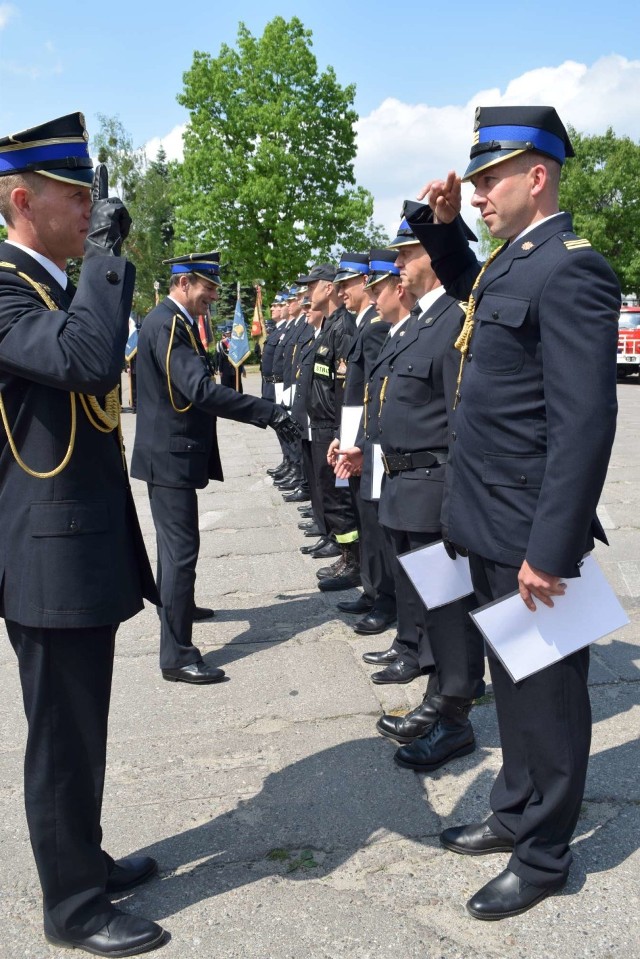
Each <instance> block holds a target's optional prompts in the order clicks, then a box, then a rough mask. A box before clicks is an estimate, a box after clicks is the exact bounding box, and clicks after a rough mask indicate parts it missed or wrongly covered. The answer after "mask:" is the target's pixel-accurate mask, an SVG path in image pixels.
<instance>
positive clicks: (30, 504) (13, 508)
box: [0, 113, 165, 956]
mask: <svg viewBox="0 0 640 959" xmlns="http://www.w3.org/2000/svg"><path fill="white" fill-rule="evenodd" d="M87 140H88V135H87V132H86V129H85V125H84V118H83V116H82V114H81V113H72V114H69V115H68V116H64V117H59V118H57V119H55V120H52V121H50V122H48V123H44V124H42V125H41V126H38V127H33V128H31V129H29V130H25V131H22V132H20V133H13V134H11V136H7V137H3V138H1V139H0V213H1V214H2V216H3V217H4V219H5V222H6V224H7V232H8V240H7V241H6V242H4V243H1V244H0V411H1V413H2V420H3V424H4V429H3V430H2V435H1V437H0V522H1V523H2V538H1V543H2V546H1V547H0V590H1V592H0V613H1V614H2V616H3V617H4V619H5V623H6V627H7V632H8V634H9V639H10V641H11V644H12V646H13V648H14V650H15V652H16V655H17V658H18V666H19V671H20V681H21V684H22V692H23V699H24V708H25V712H26V716H27V722H28V739H27V749H26V756H25V765H24V777H25V806H26V813H27V822H28V826H29V835H30V837H31V844H32V847H33V852H34V856H35V859H36V864H37V867H38V874H39V877H40V884H41V886H42V893H43V911H44V930H45V935H46V937H47V939H48V940H49V942H51V943H53V944H55V945H60V946H68V947H75V948H80V949H86V950H87V951H89V952H92V953H94V954H95V955H99V956H111V955H130V954H133V953H136V954H137V953H138V952H144V951H147V950H150V949H154V948H156V946H159V945H161V944H162V942H163V941H164V938H165V937H164V933H163V931H162V929H161V928H160V926H158V925H156V923H153V922H148V921H147V920H145V919H141V918H138V917H136V916H131V915H127V914H126V913H123V912H121V911H120V910H118V909H116V908H114V906H113V905H112V904H111V902H110V899H109V896H110V895H117V894H121V893H122V892H123V891H124V890H126V889H129V888H131V887H133V886H135V885H137V884H138V883H139V882H143V881H144V880H145V879H148V878H149V877H150V876H152V875H154V873H155V872H156V871H157V863H156V862H155V861H154V860H153V859H150V858H149V857H148V856H139V857H135V858H130V859H125V860H120V861H119V862H115V863H114V861H113V859H111V858H110V857H109V856H108V855H107V854H106V853H105V852H103V850H102V848H101V843H102V831H101V828H100V813H101V804H102V792H103V786H104V772H105V764H106V743H107V723H108V714H109V697H110V692H111V675H112V668H113V653H114V639H115V633H116V630H117V627H118V624H119V623H120V622H122V621H123V620H125V619H129V618H130V617H132V616H134V615H135V614H136V613H137V612H138V611H139V610H140V609H142V607H143V597H145V598H147V599H149V600H150V601H151V602H154V603H155V602H157V593H156V590H155V586H154V583H153V577H152V575H151V569H150V567H149V562H148V559H147V555H146V552H145V548H144V544H143V541H142V536H141V533H140V527H139V525H138V520H137V517H136V512H135V507H134V505H133V498H132V496H131V490H130V487H129V481H128V477H127V473H126V467H125V461H124V454H123V450H122V447H121V443H120V438H119V436H120V430H119V399H118V386H119V383H120V373H121V370H122V358H123V356H124V347H125V343H126V341H127V335H128V322H129V314H130V310H131V301H132V296H133V284H134V276H135V271H134V268H133V267H132V265H131V264H130V263H128V262H127V261H126V260H125V259H123V258H122V257H121V256H120V255H119V254H120V249H121V245H122V240H123V239H124V238H125V237H126V235H127V233H128V229H129V224H130V220H129V216H128V214H127V211H126V209H125V208H124V206H123V205H122V203H121V202H120V201H119V200H118V199H116V198H115V197H113V198H111V199H107V198H106V193H107V188H106V184H104V182H103V181H102V185H101V186H100V187H99V188H98V187H96V189H95V191H94V197H95V202H94V203H93V206H92V205H91V199H92V191H91V184H92V180H93V172H92V163H91V160H90V158H89V155H88V150H87ZM83 254H84V263H83V265H82V269H81V271H80V280H79V285H78V289H77V290H76V289H75V287H74V286H73V284H72V283H71V282H70V281H69V280H68V278H67V275H66V273H65V267H66V263H67V260H68V259H69V258H71V257H82V256H83Z"/></svg>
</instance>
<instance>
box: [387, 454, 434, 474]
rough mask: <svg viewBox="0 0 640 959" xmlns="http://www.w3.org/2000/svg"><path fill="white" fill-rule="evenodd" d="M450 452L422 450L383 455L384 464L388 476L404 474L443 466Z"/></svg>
mask: <svg viewBox="0 0 640 959" xmlns="http://www.w3.org/2000/svg"><path fill="white" fill-rule="evenodd" d="M448 454H449V450H446V449H439V450H420V451H419V452H418V453H383V454H382V462H383V463H384V471H385V473H386V474H387V476H390V475H391V473H404V471H405V470H415V469H420V468H421V467H426V466H442V464H443V463H446V462H447V457H448Z"/></svg>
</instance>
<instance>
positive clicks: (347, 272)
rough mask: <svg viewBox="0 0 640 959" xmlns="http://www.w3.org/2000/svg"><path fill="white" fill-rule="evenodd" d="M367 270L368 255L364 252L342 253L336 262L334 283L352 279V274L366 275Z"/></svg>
mask: <svg viewBox="0 0 640 959" xmlns="http://www.w3.org/2000/svg"><path fill="white" fill-rule="evenodd" d="M368 272H369V257H368V255H367V254H366V253H343V254H342V256H341V257H340V262H339V263H338V272H337V273H336V278H335V280H334V281H333V282H334V283H342V281H343V280H352V279H353V278H354V276H366V275H367V273H368Z"/></svg>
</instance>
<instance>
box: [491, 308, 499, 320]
mask: <svg viewBox="0 0 640 959" xmlns="http://www.w3.org/2000/svg"><path fill="white" fill-rule="evenodd" d="M491 318H492V319H493V320H499V319H500V314H499V313H498V311H497V310H494V311H493V313H492V314H491Z"/></svg>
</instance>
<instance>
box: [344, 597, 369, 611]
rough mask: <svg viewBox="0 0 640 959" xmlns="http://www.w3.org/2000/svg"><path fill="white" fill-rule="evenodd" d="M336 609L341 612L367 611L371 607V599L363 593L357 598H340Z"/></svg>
mask: <svg viewBox="0 0 640 959" xmlns="http://www.w3.org/2000/svg"><path fill="white" fill-rule="evenodd" d="M338 609H339V610H340V612H341V613H368V612H369V610H370V609H373V600H372V599H369V597H368V596H367V594H366V593H363V594H362V596H358V598H357V599H353V600H351V599H343V600H341V601H340V602H339V603H338Z"/></svg>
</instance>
